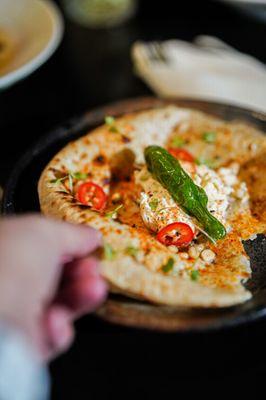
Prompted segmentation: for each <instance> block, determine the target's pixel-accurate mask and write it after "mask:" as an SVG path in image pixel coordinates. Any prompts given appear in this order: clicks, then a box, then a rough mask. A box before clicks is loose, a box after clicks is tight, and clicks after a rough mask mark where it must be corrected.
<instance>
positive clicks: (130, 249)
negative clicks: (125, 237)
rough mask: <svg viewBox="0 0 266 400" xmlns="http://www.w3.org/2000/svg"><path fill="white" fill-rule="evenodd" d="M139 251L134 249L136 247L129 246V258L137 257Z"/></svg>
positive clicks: (126, 250)
mask: <svg viewBox="0 0 266 400" xmlns="http://www.w3.org/2000/svg"><path fill="white" fill-rule="evenodd" d="M138 251H139V249H138V248H137V247H134V246H128V247H127V248H126V249H125V253H126V254H127V255H129V256H132V257H136V255H137V254H138Z"/></svg>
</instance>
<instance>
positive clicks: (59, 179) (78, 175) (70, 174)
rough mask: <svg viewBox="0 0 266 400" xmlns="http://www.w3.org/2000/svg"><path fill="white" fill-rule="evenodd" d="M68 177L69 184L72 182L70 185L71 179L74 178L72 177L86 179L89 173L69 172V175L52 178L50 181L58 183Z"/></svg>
mask: <svg viewBox="0 0 266 400" xmlns="http://www.w3.org/2000/svg"><path fill="white" fill-rule="evenodd" d="M67 178H68V180H69V184H70V186H71V180H72V178H73V179H78V180H85V179H87V178H88V174H85V173H83V172H69V173H68V174H67V175H64V176H62V177H61V178H57V179H52V180H51V181H50V183H55V184H58V183H61V182H63V181H64V180H65V179H67ZM72 184H73V182H72Z"/></svg>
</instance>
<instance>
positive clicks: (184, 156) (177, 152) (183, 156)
mask: <svg viewBox="0 0 266 400" xmlns="http://www.w3.org/2000/svg"><path fill="white" fill-rule="evenodd" d="M168 151H169V153H170V154H172V156H173V157H175V158H177V159H178V160H181V161H189V162H195V158H194V157H193V155H192V154H191V153H190V152H189V151H187V150H185V149H180V148H178V147H177V148H173V147H170V149H169V150H168Z"/></svg>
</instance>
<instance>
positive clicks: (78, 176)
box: [71, 172, 88, 180]
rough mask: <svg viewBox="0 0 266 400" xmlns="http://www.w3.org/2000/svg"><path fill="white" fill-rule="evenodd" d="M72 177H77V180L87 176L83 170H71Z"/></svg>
mask: <svg viewBox="0 0 266 400" xmlns="http://www.w3.org/2000/svg"><path fill="white" fill-rule="evenodd" d="M71 175H72V178H74V179H78V180H85V179H87V178H88V174H85V172H73V173H71Z"/></svg>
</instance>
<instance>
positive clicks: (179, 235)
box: [156, 222, 194, 247]
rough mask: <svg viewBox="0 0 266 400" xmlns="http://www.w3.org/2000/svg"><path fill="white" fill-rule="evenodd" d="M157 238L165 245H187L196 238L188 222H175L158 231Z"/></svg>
mask: <svg viewBox="0 0 266 400" xmlns="http://www.w3.org/2000/svg"><path fill="white" fill-rule="evenodd" d="M156 237H157V240H158V241H159V242H160V243H162V244H164V245H165V246H177V247H181V246H187V245H188V244H189V243H190V242H191V241H192V240H193V238H194V233H193V231H192V229H191V228H190V226H189V225H188V224H185V223H183V222H173V223H172V224H169V225H167V226H165V227H164V228H162V229H161V230H160V231H159V232H158V233H157V236H156Z"/></svg>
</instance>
